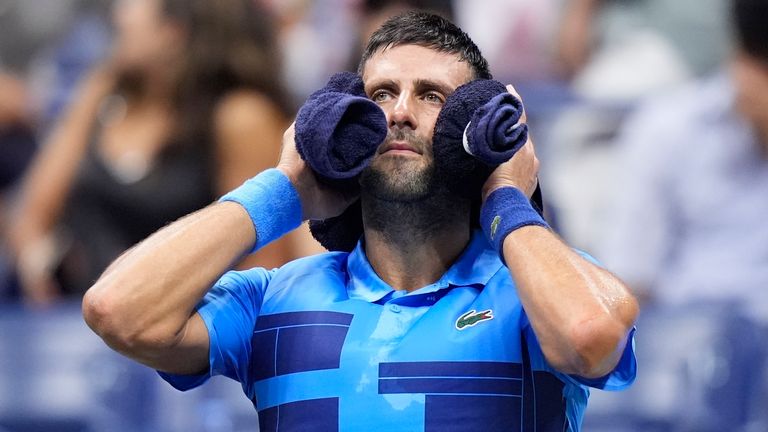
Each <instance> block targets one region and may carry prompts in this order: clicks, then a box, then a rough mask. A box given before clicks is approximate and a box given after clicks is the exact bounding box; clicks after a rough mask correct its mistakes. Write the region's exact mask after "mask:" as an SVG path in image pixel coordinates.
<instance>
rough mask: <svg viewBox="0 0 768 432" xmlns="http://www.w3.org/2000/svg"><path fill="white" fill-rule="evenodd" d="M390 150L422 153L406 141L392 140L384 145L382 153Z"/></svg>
mask: <svg viewBox="0 0 768 432" xmlns="http://www.w3.org/2000/svg"><path fill="white" fill-rule="evenodd" d="M389 151H397V152H412V153H416V154H421V152H420V151H418V150H416V149H415V148H414V147H413V146H412V145H410V144H408V142H406V141H390V142H388V143H386V144H384V146H383V147H382V149H381V151H380V153H382V154H383V153H386V152H389Z"/></svg>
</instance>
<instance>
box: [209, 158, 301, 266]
mask: <svg viewBox="0 0 768 432" xmlns="http://www.w3.org/2000/svg"><path fill="white" fill-rule="evenodd" d="M226 201H231V202H236V203H238V204H240V205H241V206H242V207H243V208H244V209H245V211H247V212H248V216H250V217H251V221H252V222H253V228H254V230H256V244H255V245H254V247H253V249H252V250H251V252H255V251H256V250H257V249H260V248H261V247H263V246H264V245H266V244H268V243H270V242H271V241H272V240H276V239H278V238H279V237H280V236H282V235H283V234H285V233H287V232H289V231H291V230H293V229H295V228H297V227H298V226H299V225H301V200H300V199H299V194H298V192H296V189H295V188H294V187H293V184H292V183H291V181H290V180H289V179H288V177H286V176H285V174H283V173H282V172H280V171H279V170H277V169H275V168H271V169H268V170H266V171H262V172H261V173H260V174H258V175H257V176H255V177H253V178H251V179H249V180H247V181H246V182H245V183H243V184H242V185H241V186H239V187H238V188H237V189H235V190H233V191H231V192H229V193H227V194H226V195H224V196H223V197H221V198H219V202H226Z"/></svg>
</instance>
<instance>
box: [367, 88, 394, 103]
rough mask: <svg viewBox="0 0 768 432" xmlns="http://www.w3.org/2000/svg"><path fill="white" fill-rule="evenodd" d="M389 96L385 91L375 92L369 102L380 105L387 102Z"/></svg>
mask: <svg viewBox="0 0 768 432" xmlns="http://www.w3.org/2000/svg"><path fill="white" fill-rule="evenodd" d="M390 96H391V94H390V93H389V92H388V91H386V90H376V91H375V92H373V94H372V95H371V100H372V101H374V102H376V103H382V102H386V101H387V100H389V98H390Z"/></svg>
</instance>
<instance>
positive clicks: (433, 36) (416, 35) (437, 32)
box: [358, 11, 492, 79]
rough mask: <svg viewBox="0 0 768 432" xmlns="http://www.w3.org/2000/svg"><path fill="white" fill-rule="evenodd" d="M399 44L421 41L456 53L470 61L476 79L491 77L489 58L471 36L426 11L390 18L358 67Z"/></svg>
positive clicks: (372, 41) (363, 65) (370, 42)
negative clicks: (376, 54) (481, 51)
mask: <svg viewBox="0 0 768 432" xmlns="http://www.w3.org/2000/svg"><path fill="white" fill-rule="evenodd" d="M400 45H419V46H423V47H425V48H431V49H434V50H436V51H439V52H444V53H449V54H456V55H457V56H458V57H459V59H460V60H461V61H464V62H467V63H469V66H470V68H471V69H472V73H473V75H474V78H475V79H491V78H492V76H491V72H490V70H489V69H488V61H486V60H485V58H484V57H483V55H482V53H480V49H479V48H478V47H477V45H475V43H474V42H472V39H470V38H469V36H468V35H467V34H466V33H464V32H463V31H462V30H461V29H460V28H458V27H457V26H456V25H455V24H453V23H452V22H450V21H448V20H447V19H445V18H443V17H441V16H439V15H435V14H431V13H427V12H416V11H411V12H406V13H404V14H402V15H397V16H395V17H392V18H390V19H388V20H387V21H386V22H385V23H384V24H383V25H382V26H381V27H380V28H379V29H378V30H376V31H375V32H374V33H373V35H371V38H370V39H369V40H368V45H367V46H366V47H365V51H364V52H363V57H362V59H361V60H360V66H359V67H358V71H359V72H361V73H362V71H363V68H364V67H365V62H367V61H368V59H370V58H371V56H373V55H374V54H375V53H377V52H379V51H381V50H385V49H387V48H392V47H396V46H400Z"/></svg>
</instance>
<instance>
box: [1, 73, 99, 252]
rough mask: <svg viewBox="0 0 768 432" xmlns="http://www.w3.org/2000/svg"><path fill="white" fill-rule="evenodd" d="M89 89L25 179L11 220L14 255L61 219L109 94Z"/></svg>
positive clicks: (60, 123) (83, 91)
mask: <svg viewBox="0 0 768 432" xmlns="http://www.w3.org/2000/svg"><path fill="white" fill-rule="evenodd" d="M92 87H93V85H86V86H85V87H84V88H83V89H81V90H80V92H79V93H78V98H77V99H76V101H75V102H74V103H73V104H72V105H71V106H69V107H68V108H67V110H66V111H65V113H64V114H63V115H62V117H61V118H60V119H59V120H58V122H57V125H56V127H55V128H54V129H53V131H52V132H51V134H50V136H49V137H48V138H47V140H46V143H45V144H44V145H43V146H42V149H41V150H40V151H39V153H38V154H37V156H36V157H35V159H34V160H33V162H32V164H31V166H30V167H29V170H28V172H27V174H26V176H25V178H24V181H23V185H22V190H21V199H20V202H19V206H18V210H17V212H16V213H15V215H14V217H13V219H12V220H11V229H10V244H11V248H12V251H13V252H14V254H15V255H17V256H18V255H20V254H21V253H22V249H24V248H25V247H26V246H28V245H31V244H35V243H37V242H39V241H41V240H43V239H44V238H45V237H46V236H47V234H48V232H49V231H50V230H51V228H52V227H53V226H54V225H55V224H56V221H57V220H58V219H59V216H60V214H61V211H62V209H63V207H64V205H65V203H66V201H67V198H68V196H69V191H70V189H71V186H72V183H73V182H74V179H75V176H76V175H77V172H78V168H79V167H80V163H81V161H82V158H83V154H84V153H85V152H86V149H87V147H88V143H89V141H90V132H91V130H92V127H93V123H94V121H95V119H96V115H97V111H98V107H99V104H100V102H101V100H102V98H103V96H104V93H105V92H106V90H104V89H96V88H92Z"/></svg>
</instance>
